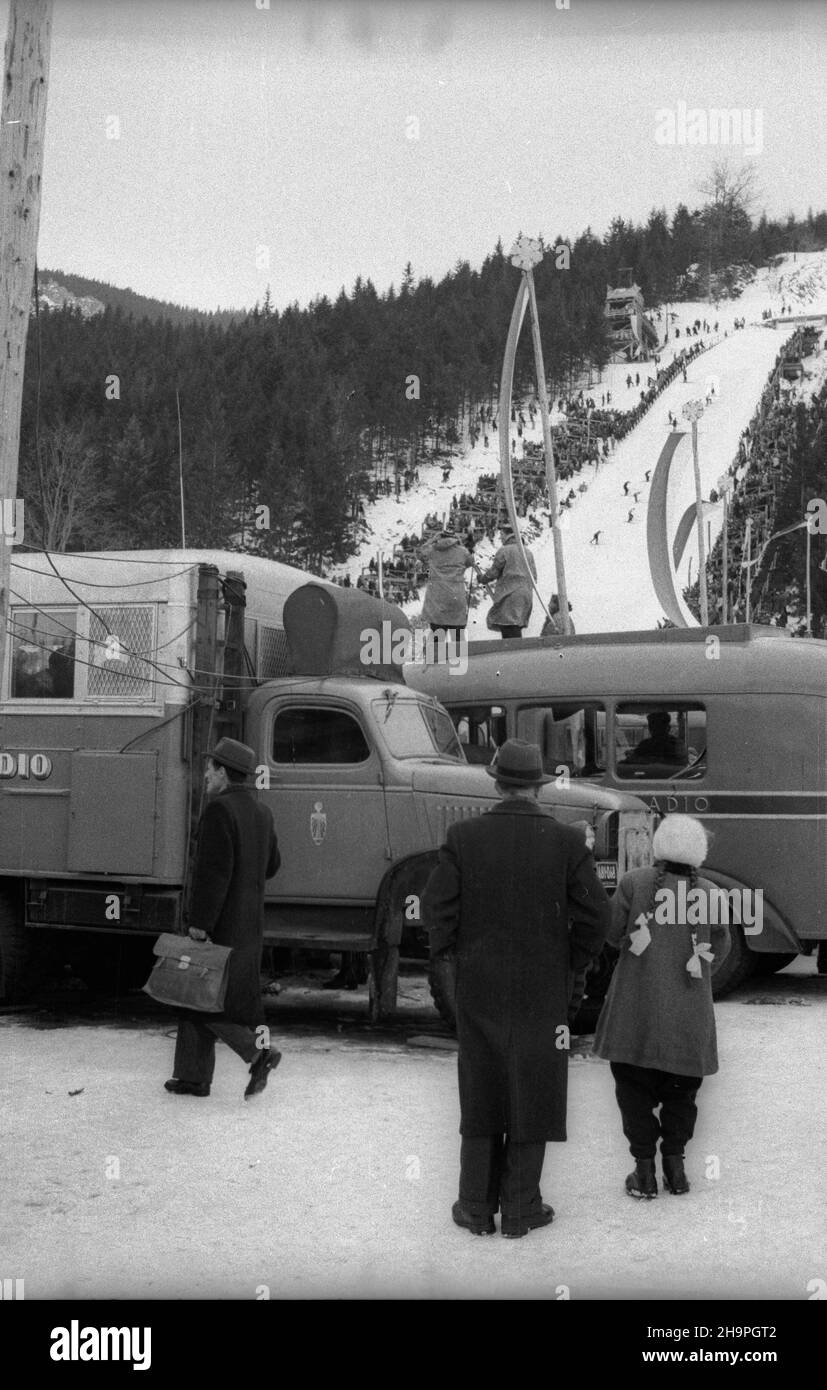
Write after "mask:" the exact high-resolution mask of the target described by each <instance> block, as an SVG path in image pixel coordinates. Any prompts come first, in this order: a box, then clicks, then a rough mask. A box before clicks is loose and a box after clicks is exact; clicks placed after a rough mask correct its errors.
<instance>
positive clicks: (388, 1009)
mask: <svg viewBox="0 0 827 1390" xmlns="http://www.w3.org/2000/svg"><path fill="white" fill-rule="evenodd" d="M398 984H399V947H398V946H389V945H388V943H387V941H380V942H379V945H378V946H377V948H376V950H375V951H371V955H370V976H369V980H368V997H369V1008H370V1021H371V1023H382V1022H383V1021H384V1020H385V1019H386V1018H391V1017H392V1015H393V1013H394V1012H395V1010H396V991H397V987H398Z"/></svg>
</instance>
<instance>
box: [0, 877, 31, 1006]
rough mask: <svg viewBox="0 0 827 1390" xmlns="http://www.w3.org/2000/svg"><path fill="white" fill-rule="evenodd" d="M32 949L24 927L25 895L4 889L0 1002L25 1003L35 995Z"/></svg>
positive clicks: (0, 923)
mask: <svg viewBox="0 0 827 1390" xmlns="http://www.w3.org/2000/svg"><path fill="white" fill-rule="evenodd" d="M31 961H32V947H31V940H30V937H29V933H28V932H27V930H26V928H25V927H24V925H23V903H22V895H21V893H20V891H19V890H18V889H17V888H16V887H8V886H6V887H4V888H2V889H0V999H2V1000H3V1001H4V1002H5V1003H6V1004H21V1003H24V1002H25V1000H26V999H27V998H28V996H29V994H30V993H31V983H32V981H31Z"/></svg>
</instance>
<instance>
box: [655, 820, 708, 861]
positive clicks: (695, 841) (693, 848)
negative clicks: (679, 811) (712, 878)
mask: <svg viewBox="0 0 827 1390" xmlns="http://www.w3.org/2000/svg"><path fill="white" fill-rule="evenodd" d="M708 847H709V846H708V841H707V838H706V831H705V830H704V828H703V826H702V825H701V822H700V821H699V820H696V819H695V817H694V816H678V815H671V816H664V818H663V820H662V821H661V823H660V825H659V826H658V828H657V830H656V831H655V835H654V838H653V840H652V852H653V854H654V856H655V858H656V859H669V860H671V862H672V863H673V864H689V865H690V866H691V867H692V868H693V869H699V868H700V867H701V865H702V864H703V862H704V860H705V859H706V855H707V849H708Z"/></svg>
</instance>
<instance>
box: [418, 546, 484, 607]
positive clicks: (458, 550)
mask: <svg viewBox="0 0 827 1390" xmlns="http://www.w3.org/2000/svg"><path fill="white" fill-rule="evenodd" d="M423 553H424V555H425V556H426V557H427V559H428V561H429V568H428V587H427V589H426V590H425V602H424V603H423V605H422V617H423V618H424V620H425V622H427V623H437V624H438V625H441V626H443V627H465V624H466V622H467V621H468V599H467V595H466V592H465V571H466V570H467V569H468V568H469V567H470V566H471V565H472V564H473V559H472V556H471V555H470V554H469V552H468V551H467V550H466V549H465V546H464V545H463V544H462V543H461V542H460V541H458V540H457V539H456V537H455V536H437V538H436V540H435V541H432V542H431V544H430V545H429V546H426V547H425V550H424V552H423Z"/></svg>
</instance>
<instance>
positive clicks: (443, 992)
mask: <svg viewBox="0 0 827 1390" xmlns="http://www.w3.org/2000/svg"><path fill="white" fill-rule="evenodd" d="M428 984H429V986H430V989H431V998H432V999H433V1001H434V1004H435V1005H436V1010H437V1013H438V1014H439V1016H440V1018H441V1019H442V1021H443V1023H447V1025H448V1027H449V1028H450V1029H451V1032H452V1033H453V1032H455V1031H456V1026H457V1011H456V988H457V977H456V965H455V962H454V959H453V957H452V956H447V957H446V956H441V957H439V958H438V959H437V960H430V961H429V962H428Z"/></svg>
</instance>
